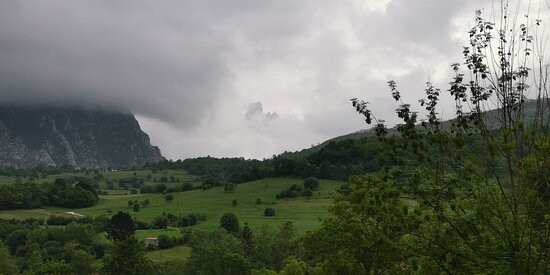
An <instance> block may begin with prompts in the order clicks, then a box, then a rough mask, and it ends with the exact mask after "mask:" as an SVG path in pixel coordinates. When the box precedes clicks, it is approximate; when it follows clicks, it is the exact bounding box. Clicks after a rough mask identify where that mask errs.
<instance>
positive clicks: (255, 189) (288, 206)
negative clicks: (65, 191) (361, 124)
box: [0, 171, 343, 262]
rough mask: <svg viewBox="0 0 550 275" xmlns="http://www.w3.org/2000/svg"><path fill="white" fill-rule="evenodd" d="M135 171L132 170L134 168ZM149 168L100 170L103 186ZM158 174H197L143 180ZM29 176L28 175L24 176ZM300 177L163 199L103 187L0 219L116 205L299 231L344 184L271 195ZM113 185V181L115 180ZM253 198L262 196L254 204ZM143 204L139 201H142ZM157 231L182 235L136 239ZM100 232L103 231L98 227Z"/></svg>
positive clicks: (95, 212) (165, 254)
mask: <svg viewBox="0 0 550 275" xmlns="http://www.w3.org/2000/svg"><path fill="white" fill-rule="evenodd" d="M134 173H135V174H134ZM150 174H151V171H135V172H134V171H116V172H105V173H102V175H103V178H104V179H103V180H102V181H101V185H102V187H103V186H104V185H105V182H107V181H114V182H116V181H117V180H118V179H121V178H129V177H141V178H148V175H150ZM71 176H88V177H91V176H93V174H89V175H87V174H84V173H65V174H61V175H52V176H47V177H45V178H40V179H34V180H33V181H35V182H45V181H53V180H55V179H56V178H58V177H71ZM162 176H167V177H170V176H174V177H176V178H178V179H179V182H175V183H170V182H168V183H165V184H166V185H168V186H170V184H182V182H183V183H185V182H191V183H194V184H198V178H197V177H195V176H191V175H188V174H187V173H185V172H184V171H162V172H159V173H157V174H153V176H152V177H151V179H150V180H147V181H145V183H144V184H157V183H159V182H158V180H157V181H155V178H157V179H158V178H160V177H162ZM23 180H28V179H23ZM14 181H15V178H14V177H0V184H2V183H10V182H14ZM302 183H303V179H297V178H268V179H262V180H258V181H252V182H246V183H242V184H239V185H237V187H236V188H235V191H234V192H232V193H228V192H225V191H224V189H223V186H220V187H214V188H211V189H208V190H202V189H199V190H192V191H186V192H176V193H170V194H172V195H173V196H174V200H173V201H172V202H167V201H166V200H165V195H164V194H135V195H130V194H129V190H122V189H116V190H106V191H108V193H109V195H102V196H100V200H99V202H98V203H97V204H96V205H95V206H93V207H89V208H81V209H71V208H61V207H43V208H40V209H19V210H0V219H12V218H16V219H25V218H44V219H47V218H48V217H49V216H51V215H56V216H65V217H70V216H76V215H84V216H90V217H97V216H100V215H112V214H114V213H117V212H118V211H125V212H129V213H130V214H131V215H132V216H133V217H134V218H135V219H136V220H139V221H143V222H151V221H153V219H154V218H155V217H157V216H160V215H161V214H162V213H163V212H165V213H171V214H175V215H179V214H191V213H196V214H204V215H206V221H204V222H202V223H200V224H198V225H195V226H193V227H192V228H193V229H197V230H206V231H211V230H215V229H217V228H219V220H220V217H221V216H222V215H223V214H224V213H226V212H231V213H234V214H235V215H237V217H238V218H239V222H240V224H241V226H243V225H244V223H248V224H249V225H250V226H251V228H252V229H255V228H256V229H257V228H259V227H268V228H270V229H276V228H277V227H278V226H280V225H282V224H283V223H285V222H287V221H291V222H292V223H293V224H294V225H295V227H296V229H297V231H298V234H304V233H305V232H307V231H309V230H313V229H315V228H316V227H317V226H318V225H319V219H320V218H322V217H326V216H327V215H328V211H327V207H328V206H330V205H331V204H332V199H331V198H332V196H333V193H334V192H335V190H336V189H337V188H338V187H339V186H340V185H342V184H343V182H341V181H335V180H320V188H319V189H318V190H316V191H315V192H314V194H313V196H311V197H307V198H306V197H299V198H294V199H275V195H276V194H278V193H280V192H281V191H282V190H285V189H287V188H288V187H290V186H291V185H292V184H302ZM115 185H116V184H115ZM145 199H149V201H150V203H149V205H148V206H147V207H141V209H140V211H139V212H133V209H132V208H131V207H129V206H128V201H130V200H131V201H135V200H137V201H139V202H143V201H144V200H145ZM257 199H260V200H261V201H262V203H261V204H257ZM233 200H237V203H238V204H237V205H236V206H233V204H232V202H233ZM142 205H143V204H142ZM267 207H271V208H274V209H275V211H276V215H275V216H273V217H266V216H264V210H265V209H266V208H267ZM161 234H165V235H168V236H170V237H179V236H181V230H180V229H177V228H167V229H148V230H137V231H136V236H137V237H138V238H139V239H145V238H147V237H157V236H159V235H161ZM100 235H102V236H101V237H102V238H104V236H103V235H105V234H104V233H100ZM189 254H190V248H189V247H187V246H177V247H174V248H171V249H164V250H156V251H150V252H148V253H147V255H148V257H149V258H151V259H152V260H154V261H160V262H162V261H169V260H173V259H180V260H181V259H185V258H187V257H188V256H189Z"/></svg>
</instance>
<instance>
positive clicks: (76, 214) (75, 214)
mask: <svg viewBox="0 0 550 275" xmlns="http://www.w3.org/2000/svg"><path fill="white" fill-rule="evenodd" d="M65 213H67V214H71V215H73V216H77V217H86V215H82V214H78V213H75V212H72V211H71V212H65Z"/></svg>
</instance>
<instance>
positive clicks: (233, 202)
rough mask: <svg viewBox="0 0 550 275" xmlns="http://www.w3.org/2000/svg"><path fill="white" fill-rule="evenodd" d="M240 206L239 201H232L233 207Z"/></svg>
mask: <svg viewBox="0 0 550 275" xmlns="http://www.w3.org/2000/svg"><path fill="white" fill-rule="evenodd" d="M238 204H239V202H238V201H237V199H233V201H231V205H233V206H237V205H238Z"/></svg>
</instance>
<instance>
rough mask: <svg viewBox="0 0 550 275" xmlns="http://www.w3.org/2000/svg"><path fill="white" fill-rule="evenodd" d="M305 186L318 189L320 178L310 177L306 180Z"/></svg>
mask: <svg viewBox="0 0 550 275" xmlns="http://www.w3.org/2000/svg"><path fill="white" fill-rule="evenodd" d="M304 187H305V188H307V189H309V190H317V189H318V188H319V180H318V179H316V178H314V177H309V178H306V179H305V180H304Z"/></svg>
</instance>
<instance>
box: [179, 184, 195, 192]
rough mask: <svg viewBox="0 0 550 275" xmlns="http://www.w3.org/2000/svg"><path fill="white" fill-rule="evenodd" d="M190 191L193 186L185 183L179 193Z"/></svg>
mask: <svg viewBox="0 0 550 275" xmlns="http://www.w3.org/2000/svg"><path fill="white" fill-rule="evenodd" d="M190 190H193V184H191V183H186V184H184V185H182V186H181V191H190Z"/></svg>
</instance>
